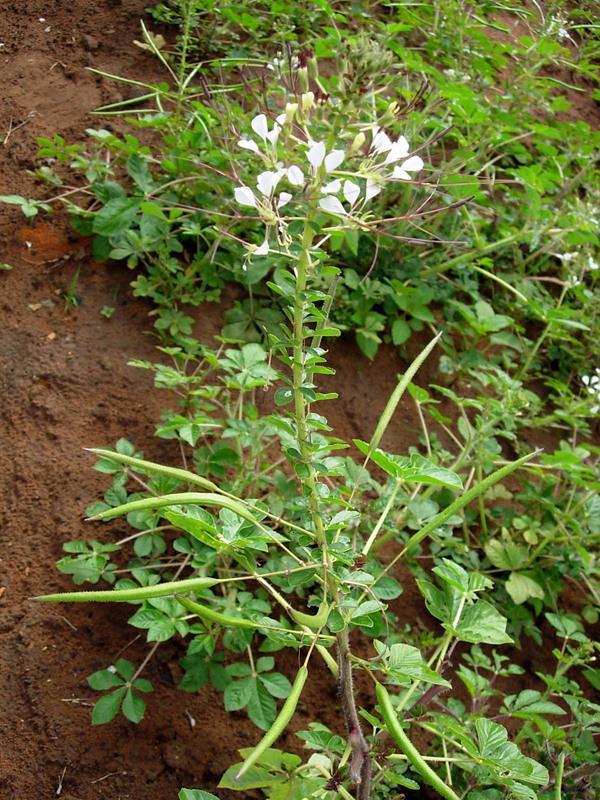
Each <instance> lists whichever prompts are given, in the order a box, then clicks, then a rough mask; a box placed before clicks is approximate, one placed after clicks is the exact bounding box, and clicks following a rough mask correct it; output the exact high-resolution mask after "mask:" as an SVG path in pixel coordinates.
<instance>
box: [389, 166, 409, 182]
mask: <svg viewBox="0 0 600 800" xmlns="http://www.w3.org/2000/svg"><path fill="white" fill-rule="evenodd" d="M392 178H396V179H397V180H399V181H409V180H410V175H409V174H408V172H405V171H404V170H403V169H402V167H394V171H393V172H392Z"/></svg>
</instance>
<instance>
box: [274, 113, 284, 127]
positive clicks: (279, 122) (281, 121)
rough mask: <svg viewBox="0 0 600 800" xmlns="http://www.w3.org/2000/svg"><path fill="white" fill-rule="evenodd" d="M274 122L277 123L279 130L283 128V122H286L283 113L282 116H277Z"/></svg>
mask: <svg viewBox="0 0 600 800" xmlns="http://www.w3.org/2000/svg"><path fill="white" fill-rule="evenodd" d="M275 122H276V123H277V124H278V125H279V126H280V127H281V128H283V126H284V125H285V122H286V116H285V113H284V114H278V115H277V116H276V117H275Z"/></svg>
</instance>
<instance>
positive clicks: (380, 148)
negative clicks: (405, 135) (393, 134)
mask: <svg viewBox="0 0 600 800" xmlns="http://www.w3.org/2000/svg"><path fill="white" fill-rule="evenodd" d="M391 147H392V140H391V139H390V137H389V136H388V135H387V133H385V132H384V131H381V130H379V127H375V128H374V130H373V141H372V142H371V151H372V152H373V153H375V154H376V155H378V154H379V153H387V152H388V150H390V149H391Z"/></svg>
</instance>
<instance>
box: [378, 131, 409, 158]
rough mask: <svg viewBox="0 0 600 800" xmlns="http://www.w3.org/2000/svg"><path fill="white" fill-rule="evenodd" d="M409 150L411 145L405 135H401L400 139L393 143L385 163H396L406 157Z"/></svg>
mask: <svg viewBox="0 0 600 800" xmlns="http://www.w3.org/2000/svg"><path fill="white" fill-rule="evenodd" d="M409 150H410V147H409V145H408V142H407V141H406V139H405V138H404V136H399V137H398V139H397V140H396V141H395V142H393V143H392V146H391V147H390V150H389V153H388V154H387V157H386V159H385V161H384V162H383V163H384V164H395V163H396V161H400V159H401V158H406V156H407V155H408V151H409Z"/></svg>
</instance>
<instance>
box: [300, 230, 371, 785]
mask: <svg viewBox="0 0 600 800" xmlns="http://www.w3.org/2000/svg"><path fill="white" fill-rule="evenodd" d="M313 240H314V232H313V230H312V227H311V225H310V219H308V220H307V221H306V223H305V226H304V232H303V235H302V245H301V251H300V255H299V258H298V266H297V275H296V291H295V296H294V329H293V360H292V383H293V397H294V416H295V422H296V430H297V439H298V451H299V452H300V456H301V461H302V464H303V465H304V467H305V469H306V477H305V478H304V480H305V481H306V486H307V487H308V503H309V509H310V514H311V519H312V523H313V527H314V531H315V534H316V536H317V541H318V542H319V546H320V548H321V553H322V566H323V592H324V593H325V595H327V592H329V593H330V595H331V597H332V599H334V600H335V599H336V598H337V596H338V591H337V586H336V584H335V581H334V580H333V579H332V578H331V575H330V569H329V567H330V564H329V552H328V546H327V536H326V533H325V528H324V526H323V519H322V517H321V514H320V508H319V505H320V497H319V493H318V491H317V475H316V472H315V469H314V466H313V464H312V458H311V452H310V439H309V431H308V425H307V422H306V417H307V405H308V403H307V399H306V396H305V394H304V392H303V391H302V390H303V387H304V385H305V383H307V382H308V379H309V378H310V377H311V376H310V374H309V372H308V371H307V369H306V366H305V363H306V358H305V356H306V354H305V347H304V340H305V330H304V319H305V316H306V288H307V281H308V271H309V269H310V264H311V258H310V253H311V248H312V244H313ZM336 643H337V663H338V682H339V692H340V698H341V705H342V710H343V714H344V722H345V724H346V730H347V733H348V742H349V744H350V746H351V748H352V759H351V762H350V778H351V780H352V783H353V784H354V785H355V786H356V787H357V795H356V800H368V798H369V796H370V793H371V761H370V758H369V745H368V744H367V741H366V739H365V737H364V735H363V732H362V727H361V724H360V718H359V716H358V711H357V708H356V702H355V699H354V688H353V681H352V663H351V660H350V637H349V631H348V627H347V626H344V628H343V629H342V630H341V631H339V632H338V633H337V635H336Z"/></svg>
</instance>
